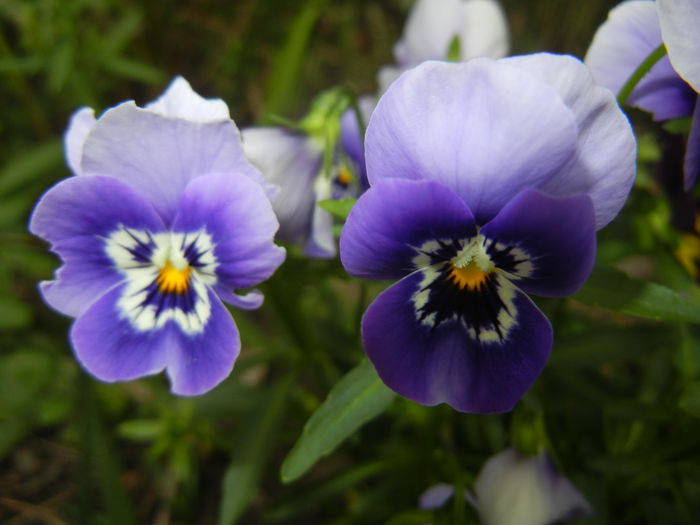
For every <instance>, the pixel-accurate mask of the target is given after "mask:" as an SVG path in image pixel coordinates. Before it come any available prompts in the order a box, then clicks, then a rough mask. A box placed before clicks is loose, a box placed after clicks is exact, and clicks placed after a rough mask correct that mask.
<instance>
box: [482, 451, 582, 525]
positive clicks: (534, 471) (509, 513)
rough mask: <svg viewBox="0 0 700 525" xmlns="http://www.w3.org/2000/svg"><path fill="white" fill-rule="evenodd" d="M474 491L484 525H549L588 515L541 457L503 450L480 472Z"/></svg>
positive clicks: (571, 489) (566, 482) (578, 496)
mask: <svg viewBox="0 0 700 525" xmlns="http://www.w3.org/2000/svg"><path fill="white" fill-rule="evenodd" d="M474 489H475V493H476V501H477V505H478V510H479V514H480V515H481V519H482V523H483V525H550V524H553V523H555V522H556V523H559V521H560V520H566V519H574V518H577V517H583V516H586V515H589V514H590V513H591V507H590V505H589V504H588V502H587V501H586V500H585V498H584V497H583V496H582V495H581V493H580V492H579V491H578V490H576V487H574V486H573V485H572V484H571V482H570V481H569V480H568V479H566V478H565V477H564V476H562V475H561V474H559V473H558V472H557V471H556V470H555V469H554V466H553V465H552V463H551V461H550V460H549V458H547V456H546V455H545V454H544V453H542V454H540V455H539V456H536V457H527V456H523V455H521V454H519V453H518V452H517V451H515V450H514V449H506V450H504V451H503V452H500V453H498V454H496V455H495V456H493V457H492V458H491V459H489V460H488V461H487V462H486V463H485V464H484V466H483V467H482V468H481V470H480V471H479V474H478V476H477V480H476V484H475V487H474Z"/></svg>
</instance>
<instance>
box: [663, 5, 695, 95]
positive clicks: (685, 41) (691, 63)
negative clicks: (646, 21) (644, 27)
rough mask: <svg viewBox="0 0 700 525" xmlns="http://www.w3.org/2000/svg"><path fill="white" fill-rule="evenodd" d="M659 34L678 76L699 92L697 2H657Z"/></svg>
mask: <svg viewBox="0 0 700 525" xmlns="http://www.w3.org/2000/svg"><path fill="white" fill-rule="evenodd" d="M656 7H657V9H658V12H659V22H660V24H661V34H662V35H663V37H664V43H665V44H666V49H667V50H668V56H669V58H670V59H671V63H672V64H673V67H674V69H675V70H676V71H678V74H679V75H680V76H681V77H683V78H684V79H685V81H686V82H688V84H690V85H691V86H692V87H693V89H695V91H697V92H699V93H700V31H698V28H699V27H700V3H698V1H697V0H657V2H656Z"/></svg>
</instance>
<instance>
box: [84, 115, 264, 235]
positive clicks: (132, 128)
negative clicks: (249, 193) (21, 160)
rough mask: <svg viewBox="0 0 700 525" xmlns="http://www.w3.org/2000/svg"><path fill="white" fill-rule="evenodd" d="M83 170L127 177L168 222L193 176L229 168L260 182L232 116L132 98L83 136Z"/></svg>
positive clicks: (230, 171)
mask: <svg viewBox="0 0 700 525" xmlns="http://www.w3.org/2000/svg"><path fill="white" fill-rule="evenodd" d="M82 169H83V171H84V172H85V173H87V174H97V175H110V176H113V177H115V178H118V179H121V180H123V181H125V182H127V183H128V184H130V185H131V186H133V187H134V188H136V189H137V190H138V191H139V192H140V193H141V194H142V195H144V196H146V197H148V198H149V200H150V201H151V203H152V204H153V206H154V207H155V209H156V210H157V211H158V213H159V214H160V216H161V217H163V219H164V221H165V222H166V223H167V224H168V225H169V224H170V222H171V221H172V218H173V216H174V215H175V210H176V208H177V204H178V202H179V200H180V195H181V194H182V191H183V190H184V189H185V186H187V184H188V183H189V182H190V181H191V180H192V179H194V178H196V177H199V176H202V175H208V174H212V173H228V174H232V175H233V174H235V175H244V176H246V177H249V178H251V179H252V180H255V181H257V182H259V183H262V182H263V178H262V175H260V172H259V171H258V170H257V169H256V168H255V167H253V165H252V164H250V162H248V160H247V159H246V157H245V155H244V154H243V148H242V146H241V141H240V134H239V132H238V129H237V128H236V126H235V124H234V123H233V121H232V120H226V121H217V122H209V123H203V122H194V121H189V120H184V119H179V118H169V117H164V116H162V115H158V114H156V113H153V112H152V111H148V110H144V109H141V108H138V107H136V106H135V105H134V104H133V102H125V103H123V104H120V105H119V106H116V107H115V108H112V109H110V110H108V111H107V112H106V113H105V114H104V115H103V116H102V117H101V118H100V119H99V120H98V121H97V123H96V124H95V126H94V128H93V129H92V131H91V133H90V135H89V136H88V138H87V140H86V141H85V147H84V149H83V161H82Z"/></svg>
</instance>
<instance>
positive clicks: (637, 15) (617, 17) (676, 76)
mask: <svg viewBox="0 0 700 525" xmlns="http://www.w3.org/2000/svg"><path fill="white" fill-rule="evenodd" d="M699 24H700V2H697V1H695V0H673V1H665V0H661V1H658V2H654V1H652V0H632V1H628V2H623V3H621V4H620V5H618V6H617V7H615V8H614V9H612V10H611V11H610V13H609V15H608V19H607V21H606V22H605V23H604V24H603V25H601V26H600V28H598V31H597V32H596V34H595V36H594V38H593V41H592V42H591V45H590V47H589V49H588V51H587V53H586V58H585V62H586V64H588V66H589V67H590V68H591V71H592V72H593V75H594V77H595V79H596V81H597V82H598V83H599V84H601V85H603V86H605V87H607V88H609V89H611V90H612V91H613V92H615V93H617V92H619V91H620V90H621V89H622V87H623V86H624V85H625V83H626V82H627V80H628V79H629V77H630V76H631V75H632V74H633V73H634V72H635V71H636V69H637V68H638V67H639V66H640V65H641V63H642V62H643V61H644V59H645V58H646V57H647V56H648V55H649V54H651V53H652V52H653V51H654V50H655V49H656V48H658V47H659V46H660V45H661V44H662V43H663V44H665V46H666V48H667V50H668V55H667V56H664V57H662V58H661V59H660V60H659V61H658V62H657V63H656V64H655V65H654V66H653V67H652V68H651V70H650V71H649V72H648V73H647V74H646V75H645V76H644V77H643V78H642V79H641V80H640V81H639V83H638V84H637V85H636V86H635V88H634V89H633V90H632V92H631V93H630V95H629V97H628V98H627V101H626V103H627V104H629V105H631V106H634V107H637V108H639V109H642V110H644V111H648V112H649V113H651V114H652V116H653V118H654V119H655V120H657V121H666V120H669V119H674V118H680V117H689V116H692V117H693V119H692V125H691V131H690V136H689V138H688V147H687V150H686V155H685V161H684V166H683V171H684V179H685V187H686V188H687V189H689V188H690V187H692V186H693V185H694V183H695V181H696V179H697V177H698V174H699V173H700V118H699V115H700V104H698V101H699V100H700V95H698V92H700V36H698V35H699V34H700V32H699V31H698V29H697V28H698V26H699ZM669 59H670V60H669Z"/></svg>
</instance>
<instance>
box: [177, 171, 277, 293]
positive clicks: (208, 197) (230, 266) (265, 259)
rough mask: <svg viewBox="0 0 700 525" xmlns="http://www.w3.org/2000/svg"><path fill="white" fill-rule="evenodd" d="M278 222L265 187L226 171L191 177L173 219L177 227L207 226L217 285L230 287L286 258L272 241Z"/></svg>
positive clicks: (263, 274) (255, 278)
mask: <svg viewBox="0 0 700 525" xmlns="http://www.w3.org/2000/svg"><path fill="white" fill-rule="evenodd" d="M277 228H278V222H277V218H276V217H275V214H274V212H273V211H272V205H271V204H270V201H269V200H268V199H267V197H266V195H265V193H264V191H263V189H262V187H261V186H260V185H259V184H257V183H256V182H254V181H252V180H250V179H249V178H248V177H243V176H234V175H225V174H217V175H205V176H202V177H198V178H196V179H194V180H192V181H191V182H190V183H189V185H188V186H187V188H186V189H185V191H184V192H183V195H182V198H181V200H180V204H179V207H178V211H177V215H176V216H175V219H174V221H173V225H172V230H173V231H174V232H186V233H190V232H197V231H200V230H202V229H204V230H206V232H207V233H208V234H209V235H210V236H211V237H212V241H213V244H214V257H215V259H216V264H217V266H216V276H217V285H218V286H225V287H228V288H231V289H239V288H248V287H250V286H255V285H256V284H258V283H260V282H261V281H264V280H265V279H267V278H268V277H269V276H270V275H272V273H273V272H274V271H275V270H276V269H277V267H278V266H279V265H280V264H282V261H283V260H284V256H285V251H284V248H281V247H279V246H277V245H276V244H274V242H273V237H274V235H275V232H276V231H277Z"/></svg>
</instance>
